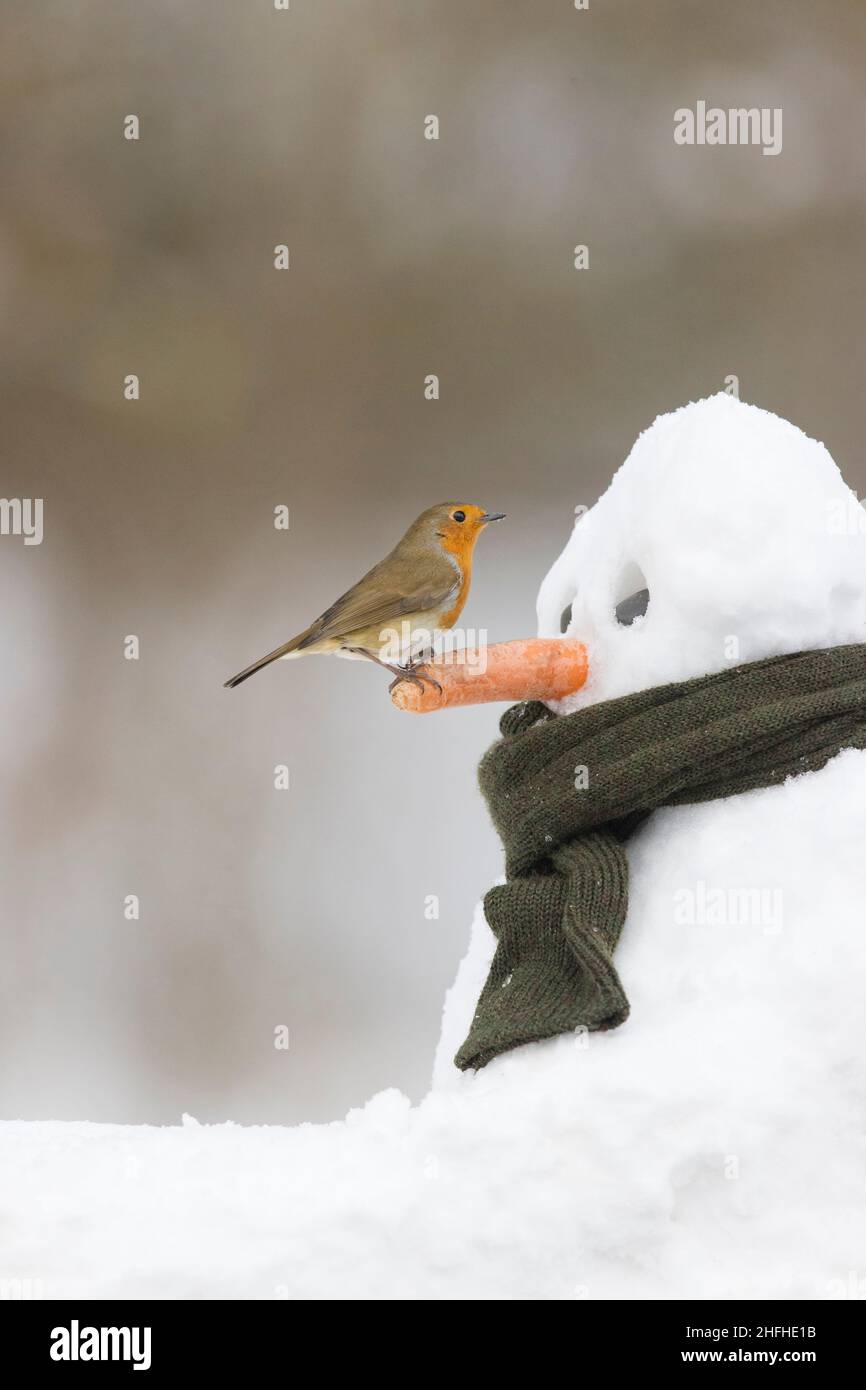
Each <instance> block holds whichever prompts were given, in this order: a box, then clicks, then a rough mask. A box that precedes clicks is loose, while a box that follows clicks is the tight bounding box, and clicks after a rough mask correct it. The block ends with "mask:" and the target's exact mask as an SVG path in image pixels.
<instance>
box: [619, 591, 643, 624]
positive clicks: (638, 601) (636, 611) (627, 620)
mask: <svg viewBox="0 0 866 1390" xmlns="http://www.w3.org/2000/svg"><path fill="white" fill-rule="evenodd" d="M649 596H650V595H649V589H638V591H637V593H634V594H629V596H628V598H624V599H622V601H621V602H620V603H618V604H617V605H616V610H615V611H616V620H617V622H618V623H621V624H622V626H623V627H631V625H632V623H633V622H634V620H635V618H642V617H643V616H644V614H645V613H646V611H647V609H648V608H649Z"/></svg>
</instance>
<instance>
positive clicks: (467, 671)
mask: <svg viewBox="0 0 866 1390" xmlns="http://www.w3.org/2000/svg"><path fill="white" fill-rule="evenodd" d="M458 657H460V658H462V660H460V661H459V664H458V662H457V658H458ZM587 667H588V662H587V655H586V647H585V646H584V645H583V643H582V642H577V641H575V639H574V638H571V637H553V638H548V637H528V638H524V639H523V640H521V641H517V642H497V643H494V645H493V646H490V647H486V648H480V649H479V648H470V649H468V650H467V651H465V652H455V653H450V654H449V655H448V656H447V657H438V658H436V659H434V660H433V661H431V662H429V663H428V664H427V665H426V666H419V667H418V668H417V670H418V674H419V676H421V677H422V679H423V677H425V676H427V677H429V678H431V679H432V680H435V681H438V683H439V685H440V686H441V687H442V688H441V690H437V689H436V686H435V685H430V684H428V683H427V681H424V683H423V685H421V686H418V685H416V684H415V683H414V682H412V681H408V680H402V681H400V683H399V685H395V687H394V689H393V691H392V692H391V699H392V701H393V703H394V704H395V705H396V706H397V708H398V709H402V710H408V711H410V712H411V713H412V714H428V713H429V712H430V711H431V710H437V709H446V708H447V709H451V708H452V707H453V706H455V705H482V704H487V703H490V702H491V701H494V700H559V699H561V698H562V696H563V695H571V694H573V693H574V691H575V690H579V689H580V687H581V686H582V685H583V683H584V681H585V680H586V673H587Z"/></svg>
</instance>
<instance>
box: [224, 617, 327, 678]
mask: <svg viewBox="0 0 866 1390" xmlns="http://www.w3.org/2000/svg"><path fill="white" fill-rule="evenodd" d="M309 632H310V629H309V628H305V629H304V631H303V632H299V633H298V635H297V637H292V638H291V640H290V641H288V642H284V643H283V645H282V646H281V647H277V649H276V651H273V652H268V654H267V656H262V657H260V658H259V660H258V661H254V662H253V664H252V666H247V668H246V670H245V671H239V672H238V674H237V675H236V676H232V678H231V680H230V681H226V682H225V684H226V686H227V687H228V689H230V690H231V689H233V688H234V686H236V685H240V683H241V681H245V680H248V679H249V677H250V676H254V675H255V674H256V671H261V669H262V667H263V666H270V664H271V662H272V661H278V660H279V659H280V657H281V656H291V655H292V653H293V652H294V653H295V654H296V655H297V656H302V655H303V652H301V651H299V650H298V648H299V647H301V646H302V645H303V643H304V639H305V638H306V637H308V636H309Z"/></svg>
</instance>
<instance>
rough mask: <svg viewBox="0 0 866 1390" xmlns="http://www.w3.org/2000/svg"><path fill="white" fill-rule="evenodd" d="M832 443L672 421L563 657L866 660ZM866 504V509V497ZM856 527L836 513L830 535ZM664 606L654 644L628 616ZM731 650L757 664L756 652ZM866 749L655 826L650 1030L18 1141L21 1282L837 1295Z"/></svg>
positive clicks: (476, 949)
mask: <svg viewBox="0 0 866 1390" xmlns="http://www.w3.org/2000/svg"><path fill="white" fill-rule="evenodd" d="M852 497H853V494H851V493H850V491H849V490H848V489H847V488H846V486H845V484H844V483H843V482H842V480H841V478H840V476H839V473H838V470H837V469H836V467H835V465H834V464H833V462H832V460H831V459H830V457H829V455H828V454H827V453H826V451H825V450H824V449H823V447H822V446H821V445H818V444H815V443H814V442H813V441H811V440H808V439H806V437H805V436H804V435H802V434H801V433H800V432H799V431H798V430H796V429H794V427H793V426H791V425H788V424H785V423H784V422H783V421H781V420H777V419H775V418H774V417H773V416H771V415H768V414H766V413H765V412H763V411H759V410H756V409H754V408H752V407H749V406H744V405H740V404H739V403H738V402H736V401H733V400H731V399H730V398H728V397H726V396H717V397H714V398H713V399H711V400H709V401H703V402H700V403H698V404H696V405H692V406H689V407H687V408H686V409H684V410H681V411H677V412H676V413H675V414H673V415H669V416H665V417H662V418H661V419H660V420H658V421H657V422H656V424H655V425H654V426H653V427H652V429H650V430H648V431H647V432H646V434H644V435H642V436H641V438H640V439H639V440H638V442H637V444H636V445H635V447H634V449H633V451H632V453H631V455H630V457H629V459H628V461H627V463H626V464H625V465H624V466H623V468H622V469H621V470H620V472H619V473H618V474H617V476H616V477H615V479H614V481H613V483H612V484H611V487H610V488H609V490H608V492H607V493H606V494H605V496H604V497H603V498H602V499H601V500H600V502H599V503H598V504H597V506H596V507H595V508H593V510H592V512H591V513H589V514H587V515H586V516H585V517H583V519H582V520H581V521H580V522H579V523H578V525H577V527H576V529H575V533H574V536H573V538H572V539H571V541H570V542H569V544H568V546H567V547H566V549H565V551H564V553H563V555H562V556H561V557H560V559H559V560H558V561H557V563H556V564H555V565H554V567H553V569H552V570H551V572H550V574H549V575H548V577H547V579H546V580H545V583H544V585H543V587H542V591H541V595H540V598H539V619H540V625H541V631H542V632H543V633H544V632H547V633H551V632H559V630H560V614H561V611H562V609H563V608H565V607H566V606H567V605H568V604H572V620H571V624H570V630H571V631H573V632H574V633H575V634H577V635H579V636H581V637H583V638H584V639H585V640H586V641H587V642H588V643H589V646H590V653H591V665H592V670H593V684H592V686H591V688H590V690H589V692H588V693H587V694H586V695H582V696H581V697H578V698H579V699H586V698H590V699H592V698H595V699H598V698H606V697H608V696H612V695H616V694H620V693H624V692H626V691H628V690H632V689H638V688H642V687H646V686H649V685H653V684H656V683H658V682H660V681H668V680H674V679H680V678H682V677H686V676H689V675H694V674H697V673H699V672H701V671H711V670H718V669H721V668H722V667H723V666H724V665H725V664H726V663H729V662H731V661H732V660H739V661H746V660H752V659H755V658H758V657H761V656H765V655H769V654H773V653H777V652H783V651H788V650H794V649H797V648H800V647H810V646H823V645H830V644H833V643H838V642H845V641H853V640H858V639H859V638H860V636H861V634H862V632H863V627H864V622H866V538H864V536H863V534H862V532H861V531H860V530H859V527H858V524H857V512H856V511H854V512H852V511H851V506H852ZM853 506H854V508H855V509H856V508H857V507H858V504H857V503H856V499H854V501H853ZM834 515H835V516H836V520H835V521H834V520H833V517H834ZM641 580H643V581H645V582H646V585H647V587H649V589H650V604H649V608H648V610H647V613H646V616H645V617H644V618H642V619H641V618H639V619H637V620H636V621H635V622H633V623H632V624H631V625H630V626H621V625H619V624H618V623H617V622H616V618H615V614H614V609H615V607H616V604H617V603H618V602H619V601H620V600H621V599H622V598H624V597H626V596H627V593H626V592H623V590H626V591H628V592H632V591H633V590H634V589H636V588H640V587H642V585H641V582H640V581H641ZM732 637H735V638H736V639H737V643H738V649H737V651H736V654H735V655H732V646H731V643H730V641H729V639H730V638H732ZM864 840H866V752H859V751H853V750H848V751H846V752H844V753H842V754H840V755H839V757H837V758H836V759H834V760H833V761H832V762H831V763H830V764H828V766H827V767H825V768H824V769H823V770H822V771H820V772H818V773H814V774H808V775H806V776H803V777H799V778H796V779H791V780H789V781H788V782H787V783H785V784H784V785H783V786H779V787H774V788H771V789H767V790H762V791H754V792H750V793H748V794H746V795H743V796H739V797H734V798H730V799H728V800H724V801H719V802H712V803H708V804H706V805H701V806H696V807H677V808H670V809H668V810H664V811H660V812H657V813H656V814H655V815H654V816H653V817H652V818H651V819H650V820H649V821H648V822H647V824H646V825H645V826H644V827H643V828H642V830H641V831H640V833H639V834H638V835H637V836H636V837H635V838H634V840H633V841H632V842H631V843H630V845H629V864H630V873H631V892H630V906H629V913H628V918H627V920H626V923H625V927H624V930H623V934H622V938H621V942H620V946H619V949H618V951H617V966H618V968H619V970H620V973H621V976H622V979H623V983H624V986H625V989H626V992H627V994H628V996H629V998H630V1000H631V1004H632V1013H631V1017H630V1019H629V1021H628V1022H627V1023H626V1024H625V1025H624V1026H623V1027H622V1028H620V1029H617V1030H615V1031H614V1032H611V1033H605V1034H592V1035H588V1034H581V1033H577V1034H575V1036H574V1037H562V1038H556V1039H553V1040H551V1041H549V1042H544V1043H536V1044H533V1045H531V1046H529V1047H524V1048H520V1049H518V1050H516V1051H514V1052H512V1053H509V1054H507V1055H506V1056H504V1057H501V1058H498V1059H497V1060H496V1061H494V1062H492V1063H491V1064H490V1065H489V1066H488V1067H487V1068H485V1069H484V1070H483V1071H481V1072H479V1073H477V1074H474V1073H460V1072H458V1071H456V1069H455V1068H454V1067H453V1065H452V1063H451V1057H452V1055H453V1053H454V1051H455V1050H456V1048H457V1046H458V1045H459V1043H460V1042H461V1041H462V1039H463V1037H464V1035H465V1033H466V1030H467V1028H468V1025H469V1020H470V1018H471V1015H472V1011H473V1008H474V1005H475V1001H476V999H477V995H478V992H479V990H480V987H481V984H482V983H483V980H484V977H485V975H486V970H487V966H488V964H489V960H490V957H491V954H492V948H493V942H492V937H491V934H490V931H489V929H488V927H487V925H486V923H485V922H484V918H483V915H482V914H481V913H480V912H479V913H477V914H476V921H475V925H474V928H473V934H472V942H471V945H470V949H469V953H468V954H467V956H466V959H465V960H464V962H463V964H462V965H461V967H460V970H459V972H458V976H457V980H456V982H455V985H454V987H453V989H452V990H451V991H450V993H449V995H448V998H447V1000H446V1006H445V1013H444V1018H443V1029H442V1040H441V1043H440V1048H439V1053H438V1056H437V1059H436V1066H435V1073H434V1084H433V1087H432V1089H431V1091H430V1093H429V1095H428V1096H427V1097H426V1098H425V1100H424V1101H423V1102H422V1103H421V1104H420V1105H419V1106H417V1107H415V1108H413V1107H411V1106H410V1104H409V1102H408V1100H407V1099H406V1098H405V1097H404V1096H402V1095H401V1094H400V1093H399V1092H397V1091H393V1090H392V1091H385V1092H383V1093H381V1094H380V1095H378V1096H375V1097H374V1098H373V1099H372V1100H371V1101H370V1102H369V1103H368V1104H367V1105H366V1106H364V1107H363V1109H359V1110H353V1111H351V1112H350V1114H349V1115H348V1117H347V1118H346V1120H345V1121H342V1122H339V1123H335V1124H331V1125H322V1126H313V1125H302V1126H299V1127H297V1128H294V1129H279V1128H239V1127H237V1126H233V1125H220V1126H203V1125H198V1124H196V1123H195V1121H194V1120H193V1119H192V1118H191V1117H189V1116H185V1117H184V1124H183V1125H182V1126H179V1127H177V1128H169V1129H149V1128H126V1127H121V1126H110V1125H88V1124H73V1125H70V1124H51V1123H46V1124H23V1123H21V1124H15V1123H7V1124H5V1125H2V1126H0V1231H2V1232H3V1237H2V1240H3V1245H2V1255H0V1275H2V1276H4V1277H5V1278H6V1279H12V1280H13V1281H14V1280H16V1279H17V1280H19V1281H28V1280H31V1281H39V1287H40V1290H41V1291H42V1292H43V1293H44V1295H45V1296H46V1297H52V1296H107V1297H112V1296H118V1297H130V1296H156V1297H220V1298H237V1297H251V1298H401V1299H402V1298H411V1299H421V1298H424V1299H440V1298H441V1299H445V1298H467V1299H476V1298H478V1299H542V1298H557V1299H570V1298H574V1299H583V1298H590V1299H593V1298H669V1297H683V1296H697V1297H733V1296H745V1297H749V1296H754V1297H762V1296H770V1297H778V1298H785V1297H791V1298H826V1297H844V1296H846V1294H847V1292H848V1291H849V1290H850V1288H852V1287H854V1284H852V1275H853V1277H854V1279H855V1280H859V1279H860V1278H862V1258H863V1253H862V1252H863V1249H864V1245H866V1214H864V1212H863V1207H862V1202H861V1191H862V1173H863V1166H864V1160H866V1127H864V1122H863V1115H864V1109H866V1064H864V1057H866V1012H864V1010H863V1007H862V996H863V980H864V974H866V969H864V967H866V941H864V934H863V923H864V920H866V873H864V861H863V844H864Z"/></svg>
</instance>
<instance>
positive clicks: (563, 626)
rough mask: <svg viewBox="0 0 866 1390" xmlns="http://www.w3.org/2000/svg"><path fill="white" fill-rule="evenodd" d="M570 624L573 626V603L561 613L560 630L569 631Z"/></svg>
mask: <svg viewBox="0 0 866 1390" xmlns="http://www.w3.org/2000/svg"><path fill="white" fill-rule="evenodd" d="M570 626H571V604H569V605H568V607H567V608H563V610H562V612H561V613H560V615H559V630H560V632H568V629H569V627H570Z"/></svg>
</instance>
